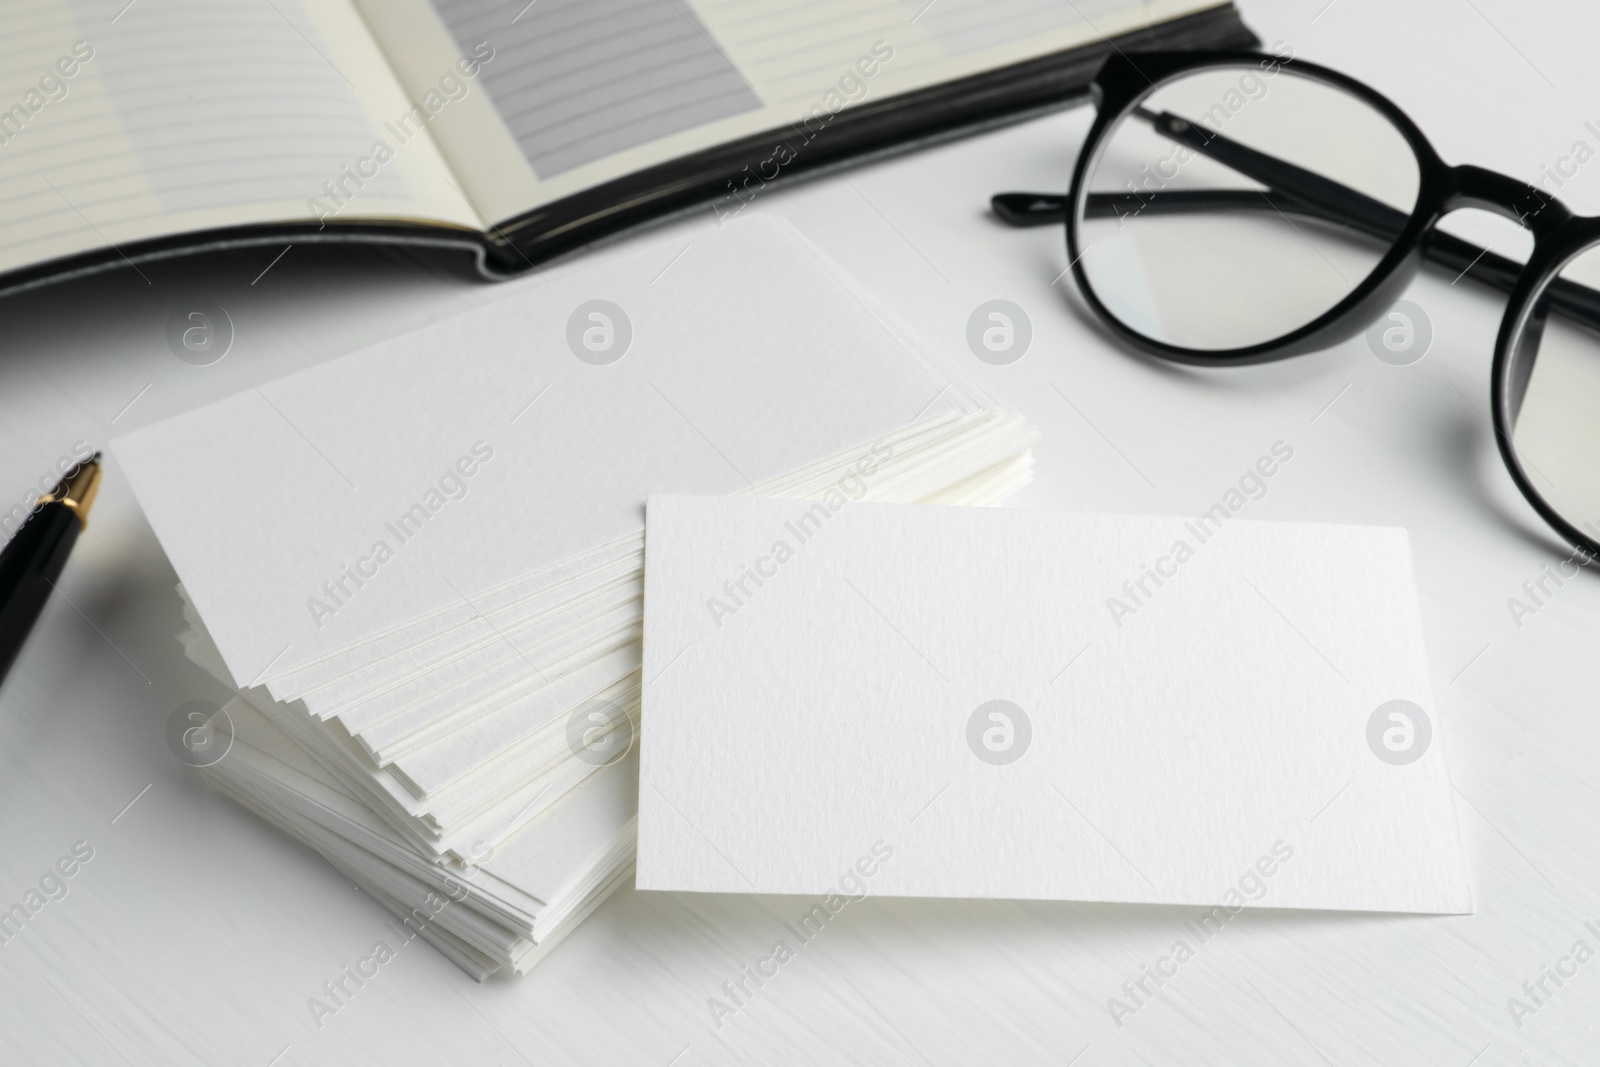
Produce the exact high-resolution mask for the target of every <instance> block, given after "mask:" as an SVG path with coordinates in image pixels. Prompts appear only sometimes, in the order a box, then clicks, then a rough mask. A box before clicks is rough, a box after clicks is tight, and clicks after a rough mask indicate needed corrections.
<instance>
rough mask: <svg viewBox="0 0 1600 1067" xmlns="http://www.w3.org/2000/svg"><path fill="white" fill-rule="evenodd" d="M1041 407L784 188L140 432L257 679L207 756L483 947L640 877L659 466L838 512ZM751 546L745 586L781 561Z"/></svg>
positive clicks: (212, 616)
mask: <svg viewBox="0 0 1600 1067" xmlns="http://www.w3.org/2000/svg"><path fill="white" fill-rule="evenodd" d="M669 264H670V265H671V270H669V271H665V272H664V271H663V268H665V267H667V266H668V265H669ZM1032 437H1033V435H1032V432H1031V430H1030V429H1029V428H1028V427H1027V426H1026V425H1025V424H1024V423H1023V422H1022V421H1021V420H1020V419H1018V418H1016V417H1015V416H1011V415H1008V414H1006V413H1004V412H1002V411H999V410H997V409H996V408H995V407H994V406H993V405H992V404H991V403H990V402H989V401H988V400H987V399H986V398H985V397H983V396H982V395H981V394H980V393H979V392H978V391H977V390H976V389H974V388H973V387H972V386H971V385H970V384H969V383H968V382H966V381H965V380H964V379H963V377H962V375H961V374H960V372H959V370H958V369H957V368H956V367H954V366H952V365H950V364H947V363H945V362H944V361H943V360H942V358H941V357H940V356H939V355H937V354H936V353H934V352H932V351H931V350H930V349H929V348H928V347H927V346H925V345H923V344H921V343H919V342H918V341H917V340H916V339H915V337H914V335H913V333H912V331H910V330H909V329H908V328H907V327H906V326H905V325H904V324H903V323H900V322H898V321H896V320H894V319H893V318H892V316H890V315H889V314H887V313H886V312H885V311H884V310H883V309H882V308H881V307H878V306H876V305H874V304H873V303H871V302H870V301H869V300H867V299H866V298H864V297H863V296H862V295H861V294H860V293H859V292H858V291H857V289H856V287H855V286H853V285H852V283H851V282H850V281H849V279H848V278H847V277H845V276H844V275H842V273H841V272H840V271H839V270H838V268H837V267H835V266H834V265H833V264H832V263H831V262H829V261H828V260H827V259H826V258H825V257H823V256H822V255H821V254H820V253H818V252H817V251H816V250H815V249H814V248H813V247H811V246H810V245H809V244H808V243H807V242H805V241H804V240H803V239H802V238H801V237H799V235H798V234H796V233H795V232H794V231H793V230H791V229H789V228H788V227H787V226H785V225H784V224H782V223H780V222H776V221H773V220H770V219H764V218H758V219H753V220H750V221H748V222H743V223H740V224H736V225H730V226H728V227H726V228H725V229H724V230H722V231H719V232H717V233H714V234H708V235H703V236H696V237H694V238H693V239H692V240H691V241H690V242H689V243H688V247H687V248H684V245H683V242H681V241H680V242H677V243H674V244H663V245H656V246H649V247H645V248H642V249H641V250H639V251H636V252H633V253H630V254H628V255H626V256H614V257H612V258H609V259H607V260H606V261H605V262H603V263H602V264H600V265H598V266H592V267H587V268H584V269H579V270H575V271H572V272H570V273H568V274H566V275H564V276H559V277H557V278H556V280H555V281H554V282H553V283H551V284H541V285H538V286H530V287H528V288H525V289H523V290H522V291H521V292H520V293H519V294H518V295H514V296H512V297H510V298H508V299H505V300H502V301H499V302H497V303H494V304H491V305H488V306H485V307H482V308H479V309H476V310H474V311H471V312H469V313H466V314H464V315H461V316H459V317H456V318H454V319H449V320H446V321H443V322H440V323H437V324H434V325H432V326H429V327H426V328H424V329H421V330H417V331H414V332H412V333H409V334H406V335H404V336H402V337H398V338H395V339H393V340H390V341H387V342H384V343H382V344H379V345H376V346H374V347H372V348H370V349H367V350H364V351H361V352H357V353H354V354H352V355H350V356H346V357H343V358H341V359H338V360H334V361H332V362H330V363H327V364H323V365H321V366H318V367H315V368H312V369H310V370H307V371H303V372H301V373H299V374H296V375H293V376H291V377H289V378H286V379H284V380H282V381H279V382H275V383H271V384H267V385H263V386H261V387H259V388H253V389H252V390H250V391H248V392H246V393H242V394H240V395H238V396H234V397H231V398H228V399H226V400H223V401H220V402H218V403H215V404H212V405H210V406H208V407H205V408H201V409H199V410H196V411H193V412H190V413H188V414H186V415H183V416H180V417H178V418H175V419H172V420H169V421H167V422H164V423H160V424H157V425H154V426H151V427H147V428H145V429H143V430H140V431H138V432H136V433H133V434H130V435H128V436H126V437H124V438H122V439H120V440H118V441H117V442H114V445H113V454H114V455H115V456H116V458H117V459H118V461H119V462H120V463H121V465H122V467H123V468H124V471H125V473H126V476H127V478H128V479H129V481H130V482H131V484H132V485H133V488H134V491H135V493H136V494H137V496H138V498H139V501H140V504H141V506H142V507H143V508H144V511H145V513H146V515H147V516H148V518H149V520H150V522H151V525H152V526H153V527H154V529H155V532H156V534H157V536H158V537H159V538H160V540H161V543H162V545H163V547H164V549H165V550H166V551H167V553H168V556H169V557H170V559H171V560H172V563H173V566H174V568H175V570H176V571H177V573H178V576H179V578H180V581H181V583H182V584H181V586H180V593H181V595H182V598H183V605H184V613H185V618H186V620H187V622H188V629H187V630H186V631H185V632H184V634H183V635H182V640H183V642H184V645H185V648H186V651H187V653H188V655H189V657H190V658H191V659H192V660H194V661H195V662H196V663H199V664H200V665H202V666H204V667H205V668H206V669H207V670H209V671H210V672H211V673H212V674H214V675H215V676H216V677H217V678H219V679H221V680H222V681H223V682H224V683H226V684H227V685H228V686H230V687H231V688H234V689H236V690H237V691H238V694H239V695H238V697H237V698H236V699H235V700H234V701H232V702H231V703H229V704H228V705H226V706H225V707H224V708H223V709H222V712H223V713H222V714H216V715H214V716H212V717H211V718H210V719H208V720H207V722H206V723H205V724H204V730H203V732H204V734H205V736H204V737H203V739H202V747H203V748H204V749H205V751H206V752H207V753H209V755H208V756H207V757H206V758H205V759H198V758H197V759H194V760H192V762H196V763H204V764H205V766H204V768H203V770H204V773H205V774H206V775H207V776H208V778H209V779H210V780H211V781H213V782H214V783H215V784H216V785H217V787H218V788H219V789H221V790H222V791H224V792H225V793H227V794H228V795H230V796H232V797H233V798H235V799H236V800H238V801H239V802H240V803H241V804H243V805H245V806H246V807H248V808H250V809H251V810H252V811H254V812H256V813H257V814H259V815H261V816H262V817H263V818H265V819H267V820H269V821H271V822H274V823H276V824H278V825H280V826H282V827H283V828H284V829H285V830H286V831H287V832H289V833H291V834H293V835H294V836H295V837H296V838H297V839H299V840H302V841H304V842H305V843H306V844H308V845H309V846H310V847H312V848H314V849H316V850H317V851H318V852H319V853H321V854H322V855H323V856H324V857H326V858H327V859H328V861H329V862H330V863H332V864H334V865H335V866H336V867H338V868H340V870H342V871H343V872H344V873H345V875H346V876H347V877H349V878H350V880H351V881H353V882H355V883H356V884H358V885H360V886H361V887H362V888H364V889H365V890H366V891H367V892H369V893H370V894H371V895H372V896H373V897H374V898H375V899H377V900H378V901H379V902H380V903H382V904H383V905H384V906H386V907H388V908H389V909H391V910H392V911H394V912H395V913H396V914H398V915H401V916H402V917H404V918H406V920H407V921H408V922H409V923H412V924H414V925H415V926H416V928H418V930H419V932H421V933H422V934H423V936H425V937H426V938H428V940H430V941H431V942H432V943H433V944H435V945H436V946H437V947H439V948H440V950H441V951H443V952H444V953H445V954H446V955H448V956H449V957H450V958H451V959H452V960H453V961H455V962H456V963H457V964H459V965H460V966H461V967H462V968H463V969H464V970H466V971H467V972H468V973H470V974H472V975H474V976H475V977H479V978H481V977H484V976H486V975H488V974H490V973H493V972H494V971H496V970H498V969H500V968H506V967H509V968H512V969H514V970H517V971H526V970H527V969H528V968H529V967H531V966H532V965H533V964H534V963H535V962H537V960H538V959H539V958H540V956H541V955H542V954H543V953H544V952H546V951H548V949H549V948H550V946H552V945H553V944H555V943H556V941H558V940H559V939H560V937H561V936H562V935H563V934H564V933H565V932H567V931H568V930H570V929H571V928H572V927H573V926H574V925H575V924H576V922H578V921H579V920H581V919H582V918H583V917H584V916H585V915H586V914H588V912H589V911H590V910H592V909H593V908H594V907H596V906H597V905H598V904H599V902H601V901H602V900H604V899H605V897H606V895H607V894H608V893H609V892H611V890H613V889H614V888H615V887H616V886H617V885H619V884H621V883H622V882H624V881H626V880H627V879H628V878H629V877H630V874H631V869H632V864H633V857H634V852H635V848H634V834H635V816H636V812H637V805H638V778H637V762H636V756H635V755H634V752H635V741H636V738H637V736H638V733H639V730H640V726H641V724H640V722H639V701H640V692H641V689H642V687H643V685H644V684H645V682H646V679H644V678H643V677H642V675H641V653H640V638H641V633H642V619H643V611H642V596H643V549H644V541H643V525H644V501H645V498H646V496H647V495H648V494H650V493H653V492H688V493H700V494H715V495H731V496H746V497H761V498H788V499H794V500H804V501H809V502H811V503H810V504H809V505H808V507H807V509H806V515H807V516H809V517H808V518H802V519H800V520H799V521H800V522H801V523H802V526H803V527H804V526H806V525H807V524H811V525H812V526H815V527H818V528H820V526H821V524H823V523H824V522H826V521H827V519H828V518H829V517H830V516H832V515H834V514H837V513H839V512H840V511H841V510H842V509H844V508H845V507H846V506H847V505H848V504H851V503H853V502H857V501H863V500H865V501H884V502H899V503H917V502H929V503H945V504H966V505H988V504H994V503H998V502H999V501H1000V500H1002V499H1003V498H1005V497H1006V496H1007V495H1009V494H1010V493H1011V492H1013V491H1014V490H1015V489H1017V488H1018V487H1020V486H1021V485H1022V484H1024V483H1025V482H1026V481H1027V479H1028V477H1029V467H1030V462H1031V461H1030V457H1029V451H1028V450H1029V448H1030V446H1031V442H1032ZM752 566H755V567H756V568H757V570H758V571H759V570H760V565H759V563H757V564H752ZM726 578H727V583H726V584H727V588H726V589H723V590H720V591H719V592H718V594H717V596H718V598H719V602H721V603H722V604H723V605H724V607H725V609H726V610H728V611H737V610H739V606H740V605H741V604H743V603H745V602H746V601H747V600H748V599H749V598H750V597H751V596H752V595H753V594H754V592H755V590H756V589H757V584H756V583H758V582H759V581H760V580H761V578H760V574H759V573H756V572H750V573H745V572H739V573H730V574H729V575H727V576H726ZM644 725H645V726H647V725H648V724H644ZM193 734H194V731H184V732H182V736H185V737H188V736H191V735H193Z"/></svg>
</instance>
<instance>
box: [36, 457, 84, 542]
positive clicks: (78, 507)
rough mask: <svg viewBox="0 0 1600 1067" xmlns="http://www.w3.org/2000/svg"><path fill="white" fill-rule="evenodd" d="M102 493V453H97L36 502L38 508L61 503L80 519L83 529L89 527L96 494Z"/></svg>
mask: <svg viewBox="0 0 1600 1067" xmlns="http://www.w3.org/2000/svg"><path fill="white" fill-rule="evenodd" d="M99 491H100V453H98V452H96V453H95V454H94V455H92V456H90V457H89V458H88V459H86V460H84V461H83V462H82V463H80V464H78V466H77V467H75V468H73V469H72V470H71V471H69V472H68V473H67V476H66V477H65V478H63V479H61V480H60V481H59V482H57V483H56V487H55V488H54V489H52V490H50V492H48V493H46V494H45V495H44V496H42V497H40V498H39V499H38V501H37V502H36V504H35V506H36V507H43V506H44V505H46V504H54V503H61V504H65V505H66V506H67V509H68V510H69V511H71V512H72V513H73V514H74V515H76V516H77V517H78V527H79V529H82V528H84V527H86V526H88V525H89V508H90V506H91V505H93V504H94V497H95V494H96V493H98V492H99Z"/></svg>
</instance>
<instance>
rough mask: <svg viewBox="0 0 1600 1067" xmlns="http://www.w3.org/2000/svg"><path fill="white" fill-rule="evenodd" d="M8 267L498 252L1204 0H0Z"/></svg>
mask: <svg viewBox="0 0 1600 1067" xmlns="http://www.w3.org/2000/svg"><path fill="white" fill-rule="evenodd" d="M6 9H7V10H6V14H5V16H4V22H5V30H6V32H5V34H4V39H3V41H0V292H3V291H6V290H14V289H17V288H22V287H26V286H29V285H33V284H38V283H40V282H43V281H48V280H52V279H56V278H60V277H63V276H66V275H69V274H74V273H80V272H83V271H88V270H96V269H102V268H106V267H115V266H121V265H125V264H136V263H137V262H138V261H140V260H142V259H149V258H157V257H161V256H166V255H172V254H175V253H180V252H186V251H193V250H197V249H199V248H204V247H220V246H226V245H237V244H262V245H270V244H291V243H304V242H314V241H327V240H363V241H377V242H418V243H432V244H444V245H451V246H457V247H460V248H463V249H466V250H469V251H471V252H472V253H474V254H475V255H476V257H477V262H478V265H479V268H480V270H481V271H482V272H483V273H485V274H487V275H490V276H503V275H507V274H513V273H516V272H518V271H520V270H524V269H527V268H528V267H530V266H532V264H533V263H535V262H538V261H540V260H543V259H547V258H549V257H551V256H554V255H557V254H559V253H561V252H564V251H567V250H569V249H572V248H575V247H578V246H580V245H582V244H585V243H587V242H589V241H592V240H594V239H596V238H598V237H602V236H605V235H607V234H610V233H614V232H616V231H618V230H621V229H624V228H626V227H629V226H633V225H636V224H638V223H641V222H644V221H647V220H649V219H651V218H656V217H659V216H661V215H663V214H665V213H668V212H672V211H677V210H682V209H685V208H688V207H690V206H692V205H695V204H701V203H705V202H707V201H710V202H711V206H712V210H715V211H716V212H717V213H718V215H719V216H727V215H731V214H736V213H737V212H738V211H739V210H741V209H742V208H743V206H744V205H745V204H746V203H748V202H749V201H750V200H752V199H753V198H754V197H755V196H756V195H758V194H759V192H760V191H761V190H762V189H763V188H765V187H766V186H767V185H769V184H770V183H772V182H774V181H778V180H782V179H786V178H790V177H793V176H795V175H796V174H799V173H802V172H805V171H808V170H813V169H816V168H818V167H821V166H824V165H829V164H836V163H838V162H839V161H841V160H843V159H845V158H847V157H851V156H856V155H860V154H863V153H868V152H881V151H884V150H886V149H889V148H892V147H895V146H904V145H907V144H911V143H914V142H919V141H925V140H927V139H929V138H934V137H940V136H946V135H950V134H952V133H955V132H957V131H959V130H962V129H967V128H972V127H974V126H978V125H984V124H990V123H994V122H998V121H1001V120H1004V119H1005V118H1007V117H1014V116H1019V115H1023V114H1027V113H1030V112H1032V111H1036V110H1039V109H1042V108H1047V107H1051V106H1057V105H1060V104H1062V103H1064V102H1067V101H1070V100H1072V99H1076V98H1078V97H1080V96H1081V95H1082V94H1083V92H1084V89H1085V86H1086V84H1087V80H1088V77H1089V75H1090V74H1091V73H1092V72H1093V70H1094V68H1095V67H1096V66H1097V65H1098V63H1099V61H1100V60H1101V58H1103V56H1104V55H1105V54H1106V53H1107V52H1109V50H1110V49H1111V48H1112V47H1118V48H1122V49H1125V50H1126V49H1129V48H1139V47H1143V48H1151V47H1168V48H1170V47H1238V46H1245V45H1249V44H1253V43H1254V38H1253V37H1252V35H1251V34H1250V33H1249V31H1248V30H1247V29H1245V27H1244V26H1243V24H1242V23H1241V22H1240V21H1239V18H1238V15H1237V13H1236V12H1235V11H1234V9H1233V6H1232V4H1231V3H1218V2H1217V0H933V2H930V0H530V2H528V3H526V4H525V5H524V4H523V3H521V2H520V0H516V2H504V0H315V2H311V0H270V2H245V0H234V2H229V3H219V2H215V0H204V2H203V0H137V2H136V3H128V0H8V3H7V4H6Z"/></svg>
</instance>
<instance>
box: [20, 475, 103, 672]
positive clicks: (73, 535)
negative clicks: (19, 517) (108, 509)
mask: <svg viewBox="0 0 1600 1067" xmlns="http://www.w3.org/2000/svg"><path fill="white" fill-rule="evenodd" d="M99 488H100V453H98V452H96V453H95V454H94V455H92V456H90V457H89V458H88V459H87V460H85V461H84V462H82V463H80V464H78V466H76V467H74V468H73V469H72V470H71V471H68V472H67V476H66V477H65V478H63V479H61V481H59V482H57V483H56V487H55V488H54V489H52V490H50V492H48V493H47V494H45V495H44V496H42V497H40V498H39V500H38V502H37V503H36V504H35V505H34V508H33V513H32V514H30V515H29V516H28V518H27V520H26V521H25V522H23V524H22V529H20V530H18V531H17V535H16V536H15V537H13V538H12V539H11V541H10V543H9V544H7V545H6V547H5V549H4V550H0V680H3V679H4V678H5V676H6V672H7V671H9V670H11V664H12V663H13V662H14V661H15V660H16V658H17V653H18V652H20V651H22V643H23V642H24V641H26V640H27V639H28V631H30V630H32V629H33V623H34V620H35V619H37V618H38V617H39V612H40V610H41V609H42V608H43V607H44V602H45V601H46V600H48V599H50V591H51V589H53V588H54V587H55V581H56V579H57V578H59V577H60V576H61V568H63V567H65V566H66V565H67V556H68V555H70V554H71V552H72V546H73V545H74V544H76V543H77V540H78V535H79V534H80V533H82V532H83V528H84V526H85V525H87V524H88V522H89V505H91V504H93V503H94V494H95V491H96V490H98V489H99Z"/></svg>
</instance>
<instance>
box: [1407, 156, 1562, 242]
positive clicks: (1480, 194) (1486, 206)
mask: <svg viewBox="0 0 1600 1067" xmlns="http://www.w3.org/2000/svg"><path fill="white" fill-rule="evenodd" d="M1462 208H1476V209H1478V210H1481V211H1487V212H1490V213H1491V214H1495V215H1499V216H1500V217H1501V218H1505V219H1510V220H1511V221H1512V222H1514V223H1516V224H1517V225H1518V226H1521V227H1523V228H1524V229H1527V230H1531V231H1532V232H1533V236H1534V240H1536V241H1537V240H1539V239H1540V238H1543V237H1545V236H1546V235H1548V234H1550V233H1553V232H1555V231H1556V230H1557V229H1559V228H1560V227H1561V226H1562V225H1564V224H1565V223H1567V222H1568V221H1570V220H1571V219H1572V212H1571V211H1570V210H1569V209H1568V208H1567V206H1566V205H1565V204H1563V203H1562V202H1561V201H1559V200H1557V199H1556V198H1555V197H1553V196H1551V195H1549V194H1548V193H1545V192H1542V191H1540V190H1539V189H1538V188H1536V187H1535V186H1532V185H1529V184H1528V183H1527V182H1524V181H1519V180H1518V179H1516V178H1513V177H1511V176H1509V175H1506V174H1500V173H1498V172H1496V171H1492V170H1487V169H1485V168H1483V167H1475V166H1473V165H1472V164H1470V163H1463V164H1461V165H1460V166H1456V167H1451V168H1449V170H1448V171H1447V172H1446V175H1445V185H1444V189H1443V192H1442V194H1441V195H1440V196H1439V208H1438V211H1437V213H1436V215H1435V221H1437V220H1438V219H1440V218H1443V217H1444V216H1445V215H1448V214H1449V213H1450V212H1452V211H1458V210H1460V209H1462Z"/></svg>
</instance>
